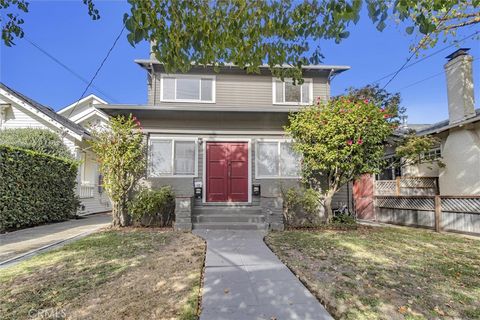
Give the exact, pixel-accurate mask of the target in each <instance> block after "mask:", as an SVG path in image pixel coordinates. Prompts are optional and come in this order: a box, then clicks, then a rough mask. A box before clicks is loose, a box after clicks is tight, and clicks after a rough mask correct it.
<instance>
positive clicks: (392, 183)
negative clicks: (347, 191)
mask: <svg viewBox="0 0 480 320" xmlns="http://www.w3.org/2000/svg"><path fill="white" fill-rule="evenodd" d="M436 194H438V179H437V178H429V177H397V179H396V180H377V181H375V195H382V196H394V195H395V196H413V195H416V196H420V195H421V196H434V195H436Z"/></svg>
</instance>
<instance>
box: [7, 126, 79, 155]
mask: <svg viewBox="0 0 480 320" xmlns="http://www.w3.org/2000/svg"><path fill="white" fill-rule="evenodd" d="M2 144H3V145H9V146H13V147H18V148H22V149H28V150H33V151H38V152H41V153H46V154H49V155H52V156H57V157H63V158H68V159H72V154H71V153H70V151H69V150H68V148H67V146H66V145H65V144H64V143H63V141H62V139H61V138H60V137H59V135H58V134H57V133H55V132H52V131H50V130H47V129H38V128H18V129H7V130H2V131H0V145H2Z"/></svg>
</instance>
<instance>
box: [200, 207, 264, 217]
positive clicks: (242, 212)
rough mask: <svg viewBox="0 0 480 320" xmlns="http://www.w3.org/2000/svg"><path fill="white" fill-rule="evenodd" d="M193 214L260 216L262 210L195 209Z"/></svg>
mask: <svg viewBox="0 0 480 320" xmlns="http://www.w3.org/2000/svg"><path fill="white" fill-rule="evenodd" d="M193 214H195V215H199V214H205V215H206V214H218V215H231V216H235V215H249V214H250V215H260V214H262V209H258V208H243V209H238V208H193Z"/></svg>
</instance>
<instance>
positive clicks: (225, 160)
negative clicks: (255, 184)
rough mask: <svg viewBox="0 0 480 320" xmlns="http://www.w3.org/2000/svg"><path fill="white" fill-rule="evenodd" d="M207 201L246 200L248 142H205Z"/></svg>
mask: <svg viewBox="0 0 480 320" xmlns="http://www.w3.org/2000/svg"><path fill="white" fill-rule="evenodd" d="M206 158H207V159H206V160H207V166H206V168H207V172H206V175H207V177H206V180H207V190H206V195H207V201H208V202H247V201H248V143H247V142H208V143H207V156H206Z"/></svg>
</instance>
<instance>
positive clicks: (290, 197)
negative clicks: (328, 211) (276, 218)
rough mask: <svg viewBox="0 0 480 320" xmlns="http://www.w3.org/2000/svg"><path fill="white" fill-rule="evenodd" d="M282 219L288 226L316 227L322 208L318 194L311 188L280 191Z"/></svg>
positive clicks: (319, 221) (319, 220)
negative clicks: (282, 209) (282, 208)
mask: <svg viewBox="0 0 480 320" xmlns="http://www.w3.org/2000/svg"><path fill="white" fill-rule="evenodd" d="M282 196H283V206H284V218H285V222H286V224H287V225H289V226H306V225H309V226H311V225H318V224H319V223H321V219H320V217H321V215H320V214H319V213H320V212H321V211H322V210H323V208H322V205H321V202H320V199H321V198H320V196H321V195H320V194H319V192H317V191H315V190H314V189H311V188H295V187H294V188H289V189H288V190H284V189H282Z"/></svg>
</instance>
